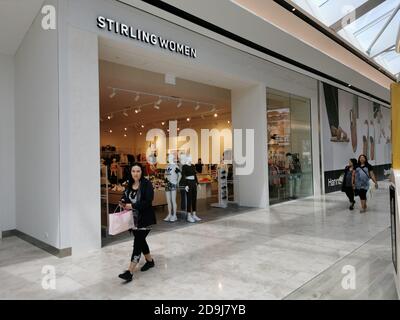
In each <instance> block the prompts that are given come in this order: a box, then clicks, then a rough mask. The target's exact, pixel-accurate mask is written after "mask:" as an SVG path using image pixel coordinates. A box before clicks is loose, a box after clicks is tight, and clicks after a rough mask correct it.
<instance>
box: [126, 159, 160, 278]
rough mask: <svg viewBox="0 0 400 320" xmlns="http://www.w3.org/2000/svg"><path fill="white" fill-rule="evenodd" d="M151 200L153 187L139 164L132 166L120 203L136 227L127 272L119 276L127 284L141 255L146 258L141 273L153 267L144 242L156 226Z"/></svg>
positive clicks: (148, 250) (152, 261)
mask: <svg viewBox="0 0 400 320" xmlns="http://www.w3.org/2000/svg"><path fill="white" fill-rule="evenodd" d="M153 198H154V189H153V185H152V184H151V182H150V181H149V180H147V179H145V178H144V177H143V169H142V166H141V165H140V164H139V163H135V164H134V165H133V166H132V169H131V177H130V179H129V182H128V186H127V188H126V190H125V192H124V195H123V197H122V199H121V202H120V205H121V207H123V208H124V209H127V210H132V212H133V218H134V221H135V226H136V227H137V229H135V230H133V235H134V237H135V239H134V242H133V252H132V257H131V263H130V265H129V267H128V270H126V271H125V272H124V273H122V274H120V275H119V277H120V278H121V279H124V280H125V281H127V282H130V281H132V278H133V271H134V270H135V268H136V266H137V264H138V263H139V261H140V257H141V255H142V253H143V254H144V256H145V258H146V263H145V264H144V265H143V267H142V268H141V271H147V270H149V269H150V268H153V267H154V260H153V258H152V256H151V254H150V249H149V246H148V244H147V241H146V237H147V236H148V234H149V233H150V230H151V229H150V227H151V226H152V225H154V224H156V216H155V213H154V210H153V207H152V202H153Z"/></svg>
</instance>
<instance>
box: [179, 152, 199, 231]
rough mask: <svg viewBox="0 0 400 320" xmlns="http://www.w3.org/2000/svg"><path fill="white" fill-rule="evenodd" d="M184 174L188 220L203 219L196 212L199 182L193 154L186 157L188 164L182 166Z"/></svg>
mask: <svg viewBox="0 0 400 320" xmlns="http://www.w3.org/2000/svg"><path fill="white" fill-rule="evenodd" d="M182 176H183V178H184V185H185V190H186V193H187V212H188V216H187V221H188V222H191V223H194V222H196V221H201V219H200V218H199V217H198V216H197V214H196V206H197V187H198V185H199V182H198V180H197V175H196V168H195V166H194V165H193V164H192V157H191V156H187V157H186V164H185V165H184V166H183V167H182Z"/></svg>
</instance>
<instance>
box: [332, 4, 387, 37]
mask: <svg viewBox="0 0 400 320" xmlns="http://www.w3.org/2000/svg"><path fill="white" fill-rule="evenodd" d="M383 2H385V0H369V1H367V2H365V3H363V4H362V5H361V6H359V7H358V8H356V9H354V10H353V11H351V12H349V13H348V14H346V15H345V16H344V17H343V18H341V19H339V20H338V21H336V22H335V23H334V24H332V25H331V26H330V28H331V29H333V31H335V32H339V31H340V30H342V29H343V28H344V27H345V26H346V25H348V24H350V23H351V22H353V21H355V20H357V19H359V18H361V17H362V16H363V15H365V14H367V13H368V12H370V11H371V10H373V9H375V8H376V7H377V6H379V5H380V4H381V3H383Z"/></svg>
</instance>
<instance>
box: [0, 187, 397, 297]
mask: <svg viewBox="0 0 400 320" xmlns="http://www.w3.org/2000/svg"><path fill="white" fill-rule="evenodd" d="M387 199H388V190H387V188H386V189H385V190H379V191H378V192H377V193H376V195H375V197H374V200H373V203H371V204H370V210H369V212H368V213H367V214H360V213H359V210H357V209H356V210H355V211H354V212H350V211H348V210H347V207H348V204H347V202H346V200H345V198H344V196H343V194H341V193H335V194H330V195H327V196H323V197H321V198H308V199H303V200H298V201H293V202H290V203H287V204H281V205H277V206H273V207H271V208H270V209H269V210H254V211H250V212H245V213H241V214H236V215H229V216H226V217H223V218H221V219H218V220H213V221H210V222H206V223H201V224H194V225H189V226H187V227H185V228H177V229H175V230H171V231H165V232H155V233H154V234H152V235H151V236H150V237H149V245H150V247H151V249H152V252H153V255H154V258H155V262H156V268H154V269H152V270H150V271H148V272H146V273H142V272H140V271H138V272H136V273H135V280H134V281H133V282H131V283H129V284H127V285H123V284H122V283H121V281H119V279H118V278H117V275H118V273H119V272H120V271H122V270H123V269H125V267H126V265H127V263H128V261H129V257H130V254H131V246H132V243H131V241H126V242H122V243H118V244H115V245H110V246H107V247H105V248H103V249H100V250H96V251H93V252H90V253H88V254H87V255H85V256H80V257H76V256H74V257H68V258H64V259H57V258H55V257H52V256H49V255H47V254H45V253H43V252H42V251H40V250H39V249H36V248H34V247H32V246H31V245H29V244H27V243H25V242H24V241H22V240H20V239H18V238H15V237H11V238H6V239H3V240H2V241H1V242H0V283H1V287H0V299H8V298H13V299H28V298H34V299H285V298H286V299H299V298H301V299H303V298H306V299H372V298H386V299H394V298H397V297H396V295H395V293H394V290H393V275H392V271H391V270H392V269H391V268H392V265H391V254H390V241H389V238H388V237H389V236H388V227H389V225H390V220H389V207H388V205H389V201H387ZM343 265H352V266H353V267H354V268H355V271H356V289H355V290H345V289H344V288H342V286H341V283H342V280H343V277H344V276H345V274H343V273H342V266H343ZM43 266H53V267H54V268H55V271H56V275H57V277H56V289H55V290H44V289H43V288H42V280H43V276H44V275H43V274H42V270H43V269H42V268H43Z"/></svg>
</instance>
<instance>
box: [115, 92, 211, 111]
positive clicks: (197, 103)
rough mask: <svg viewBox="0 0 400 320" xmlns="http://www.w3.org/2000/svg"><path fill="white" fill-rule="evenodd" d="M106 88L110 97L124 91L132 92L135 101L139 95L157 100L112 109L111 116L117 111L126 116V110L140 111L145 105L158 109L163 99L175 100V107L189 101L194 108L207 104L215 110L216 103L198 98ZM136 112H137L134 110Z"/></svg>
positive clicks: (197, 108)
mask: <svg viewBox="0 0 400 320" xmlns="http://www.w3.org/2000/svg"><path fill="white" fill-rule="evenodd" d="M108 89H110V90H112V93H111V94H110V99H113V98H114V97H115V96H116V94H117V92H118V91H119V92H126V93H132V94H134V95H135V99H134V100H135V102H138V101H139V100H140V97H141V96H147V97H156V98H157V100H156V101H154V102H149V103H145V104H141V105H139V106H137V107H129V108H124V109H121V110H117V111H113V112H111V113H110V114H111V115H112V116H113V115H115V114H117V113H123V114H124V115H125V116H126V113H127V111H134V110H135V109H136V110H137V109H139V110H140V111H141V108H143V107H146V106H151V105H152V106H154V108H155V109H158V110H159V109H160V108H159V106H160V105H161V103H162V102H163V100H167V101H176V103H177V108H180V107H181V106H182V104H183V103H190V104H193V105H194V107H195V110H196V111H197V110H199V109H200V107H201V106H202V105H203V106H209V107H212V111H211V112H215V110H216V105H215V104H212V103H208V102H202V101H198V100H190V99H184V98H175V97H171V96H164V95H159V94H154V93H149V92H141V91H134V90H129V89H121V88H114V87H108ZM136 113H138V112H136Z"/></svg>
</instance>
